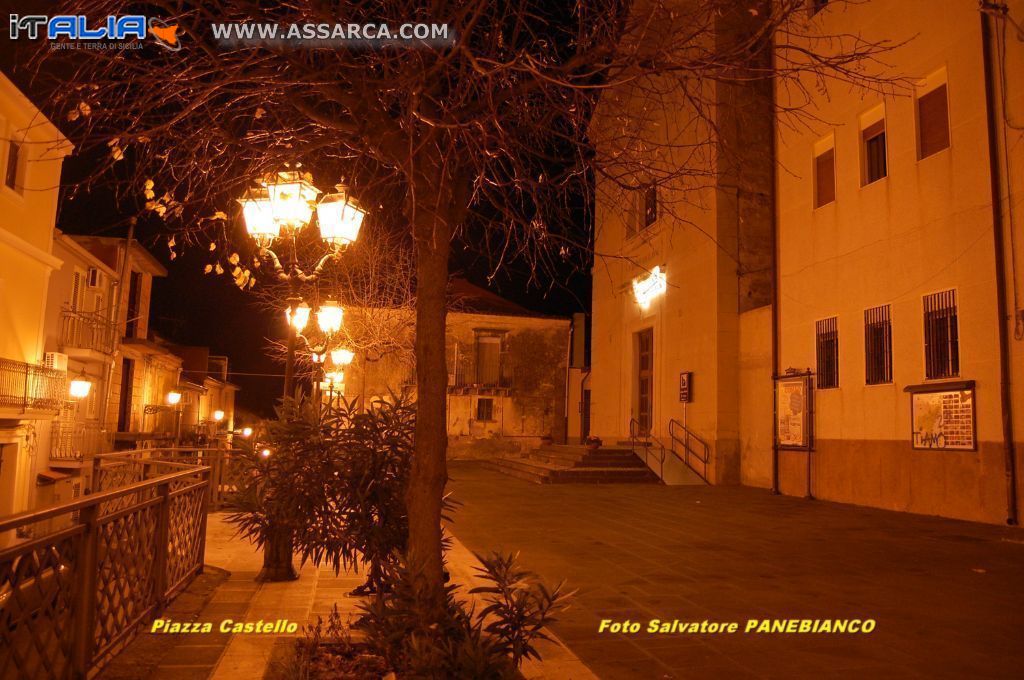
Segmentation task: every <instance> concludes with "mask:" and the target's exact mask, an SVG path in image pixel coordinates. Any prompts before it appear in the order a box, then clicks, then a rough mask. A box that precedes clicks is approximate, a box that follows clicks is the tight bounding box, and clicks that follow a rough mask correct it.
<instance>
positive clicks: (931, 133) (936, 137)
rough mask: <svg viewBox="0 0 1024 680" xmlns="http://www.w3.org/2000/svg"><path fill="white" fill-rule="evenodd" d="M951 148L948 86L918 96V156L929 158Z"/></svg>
mask: <svg viewBox="0 0 1024 680" xmlns="http://www.w3.org/2000/svg"><path fill="white" fill-rule="evenodd" d="M948 148H949V104H948V102H947V99H946V86H945V85H940V86H938V87H937V88H935V89H934V90H932V91H931V92H929V93H927V94H924V95H921V96H920V97H918V98H917V157H918V159H919V160H920V159H922V158H927V157H928V156H931V155H932V154H934V153H938V152H939V151H942V150H943V149H948Z"/></svg>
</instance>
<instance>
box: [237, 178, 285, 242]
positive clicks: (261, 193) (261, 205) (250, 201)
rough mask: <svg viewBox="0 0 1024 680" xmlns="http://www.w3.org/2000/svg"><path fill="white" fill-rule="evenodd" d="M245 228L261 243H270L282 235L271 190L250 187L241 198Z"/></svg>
mask: <svg viewBox="0 0 1024 680" xmlns="http://www.w3.org/2000/svg"><path fill="white" fill-rule="evenodd" d="M238 202H239V203H241V204H242V217H243V218H244V219H245V229H246V231H248V232H249V235H250V236H252V237H253V238H254V239H256V242H257V243H259V244H260V245H269V244H270V242H271V241H273V240H274V239H275V238H277V237H278V236H280V235H281V226H280V225H279V224H278V223H277V221H276V220H275V219H274V211H273V208H272V206H271V203H270V192H268V191H267V190H266V189H265V188H262V187H261V188H259V189H250V190H248V191H246V192H245V196H243V197H242V198H240V199H239V201H238Z"/></svg>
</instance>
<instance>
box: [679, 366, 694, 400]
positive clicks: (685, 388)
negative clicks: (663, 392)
mask: <svg viewBox="0 0 1024 680" xmlns="http://www.w3.org/2000/svg"><path fill="white" fill-rule="evenodd" d="M679 401H681V402H683V403H684V404H687V403H689V402H691V401H693V371H683V372H681V373H680V374H679Z"/></svg>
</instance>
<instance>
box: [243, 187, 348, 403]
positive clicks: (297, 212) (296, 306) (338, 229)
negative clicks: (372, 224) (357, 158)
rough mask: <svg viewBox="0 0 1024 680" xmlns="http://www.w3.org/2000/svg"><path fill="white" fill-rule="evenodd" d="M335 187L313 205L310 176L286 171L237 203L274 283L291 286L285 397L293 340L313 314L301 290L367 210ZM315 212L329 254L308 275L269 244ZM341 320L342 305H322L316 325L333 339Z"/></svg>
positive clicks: (291, 376) (289, 392)
mask: <svg viewBox="0 0 1024 680" xmlns="http://www.w3.org/2000/svg"><path fill="white" fill-rule="evenodd" d="M335 188H336V191H335V193H332V194H327V195H326V196H324V197H323V198H322V199H320V201H319V203H317V202H316V197H317V196H318V195H319V194H320V190H319V189H317V188H316V187H315V186H313V183H312V178H311V176H310V175H309V174H308V173H302V172H298V171H294V170H289V171H283V172H277V173H271V174H269V175H266V176H265V177H264V178H263V180H262V182H260V186H258V187H256V188H253V189H250V190H249V191H247V192H246V193H245V195H244V196H243V197H242V198H241V199H239V202H240V203H241V204H242V215H243V217H244V219H245V226H246V229H247V230H248V232H249V235H250V236H252V238H253V239H254V240H255V241H256V243H257V245H258V246H259V249H260V256H261V257H263V258H265V259H267V260H269V261H270V262H271V263H272V264H273V267H274V274H275V276H276V277H277V279H278V280H279V281H282V282H285V283H287V284H289V286H290V287H291V290H292V295H291V296H290V297H289V299H288V308H287V309H286V311H285V314H286V317H287V320H288V353H287V358H286V362H285V370H284V396H285V398H288V397H291V396H293V393H294V389H295V352H296V349H297V340H298V337H299V336H300V335H301V334H302V331H303V330H305V328H306V324H308V323H309V317H310V313H311V311H312V309H311V308H310V307H309V305H308V304H306V303H305V302H304V301H303V300H302V298H301V296H300V295H299V287H300V286H301V284H303V283H312V282H315V281H317V280H319V278H320V275H321V274H322V272H323V270H324V267H326V266H327V264H328V263H329V262H331V261H332V260H336V259H337V258H338V257H339V256H340V255H341V253H342V251H343V250H344V248H345V247H346V246H348V245H349V244H351V243H354V242H355V240H356V238H358V236H359V229H360V227H361V226H362V223H363V218H364V217H365V216H366V211H365V210H364V209H363V208H362V207H361V206H360V205H359V202H358V201H357V200H356V199H355V198H353V197H352V195H351V194H350V193H349V191H348V188H347V187H346V186H345V185H343V184H339V185H337V186H336V187H335ZM314 212H315V213H316V217H317V226H318V227H319V230H320V239H321V240H322V241H323V242H324V243H325V244H326V245H327V252H326V253H324V255H323V256H322V257H321V258H320V259H319V260H318V262H317V264H316V266H315V267H314V268H313V270H312V271H310V272H309V273H307V272H305V271H304V270H303V269H302V268H300V267H299V264H298V262H297V260H296V257H295V250H294V248H292V249H291V250H290V252H291V257H290V258H289V259H288V260H287V261H286V262H285V263H282V262H281V258H280V256H278V254H277V253H276V252H275V251H274V250H273V249H272V246H273V245H274V242H275V241H276V240H278V239H281V238H285V237H290V238H294V237H295V235H296V234H297V232H298V231H299V230H301V229H303V228H304V227H306V226H307V225H308V224H309V223H310V221H311V220H312V217H313V214H314ZM341 318H342V313H341V306H340V305H338V304H337V303H336V302H335V303H325V304H324V305H321V309H320V310H317V322H318V324H319V325H320V327H321V330H323V331H324V333H325V334H326V335H332V334H333V333H336V332H337V331H338V330H339V329H340V328H341ZM328 329H333V330H331V331H328Z"/></svg>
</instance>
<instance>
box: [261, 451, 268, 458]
mask: <svg viewBox="0 0 1024 680" xmlns="http://www.w3.org/2000/svg"><path fill="white" fill-rule="evenodd" d="M260 455H261V456H263V457H264V458H270V449H263V450H262V451H260Z"/></svg>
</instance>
